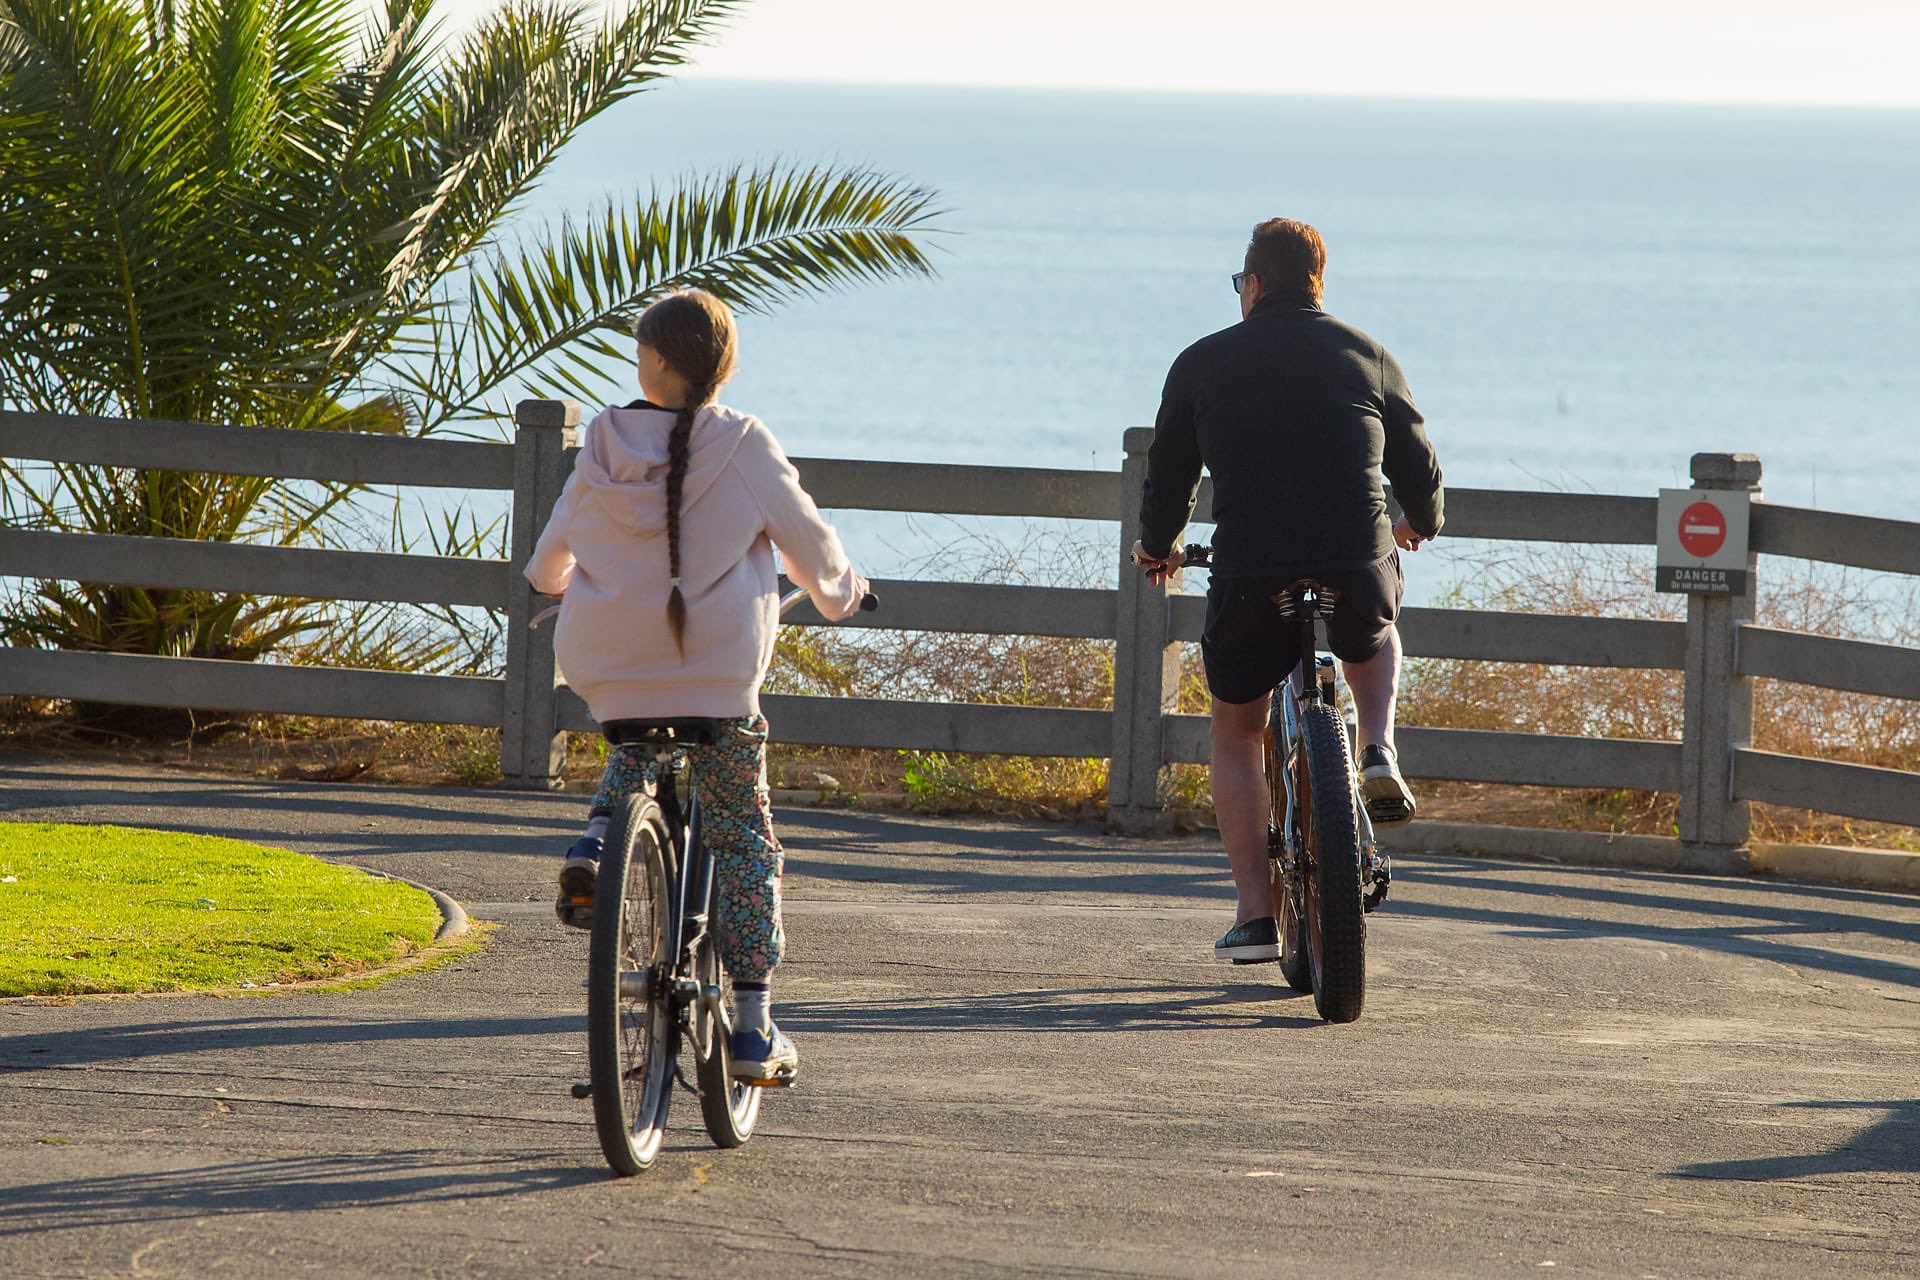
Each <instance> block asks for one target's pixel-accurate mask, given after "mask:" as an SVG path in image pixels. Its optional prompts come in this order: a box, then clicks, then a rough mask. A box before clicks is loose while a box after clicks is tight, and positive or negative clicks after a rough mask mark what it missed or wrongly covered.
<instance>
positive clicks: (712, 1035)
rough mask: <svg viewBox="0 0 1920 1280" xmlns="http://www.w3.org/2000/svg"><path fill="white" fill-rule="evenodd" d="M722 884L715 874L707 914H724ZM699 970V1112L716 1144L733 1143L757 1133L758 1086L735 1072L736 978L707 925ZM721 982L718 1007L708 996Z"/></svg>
mask: <svg viewBox="0 0 1920 1280" xmlns="http://www.w3.org/2000/svg"><path fill="white" fill-rule="evenodd" d="M719 912H720V886H719V881H718V879H717V878H716V880H715V882H714V892H713V899H712V901H711V902H709V903H708V905H707V919H708V921H709V922H715V921H718V920H719V919H720V914H719ZM694 968H695V976H696V977H697V978H698V979H699V981H700V990H701V993H702V997H703V998H702V999H701V1000H700V1002H699V1004H698V1006H697V1007H696V1008H695V1011H694V1018H695V1019H696V1020H697V1022H696V1026H697V1031H696V1033H695V1036H694V1047H695V1067H696V1071H695V1074H696V1075H697V1076H698V1078H699V1081H700V1118H701V1119H702V1120H704V1121H705V1122H706V1125H707V1136H708V1137H710V1138H712V1139H713V1145H714V1146H716V1147H725V1148H728V1149H731V1148H733V1147H737V1146H740V1145H742V1144H743V1143H745V1142H746V1140H747V1139H748V1138H751V1137H752V1136H753V1123H754V1121H755V1120H757V1119H758V1118H759V1116H760V1087H759V1086H758V1085H752V1084H748V1083H746V1082H745V1081H741V1080H735V1079H734V1078H733V1076H732V1074H731V1073H732V1068H733V1056H732V1054H731V1053H730V1052H729V1051H728V1048H727V1037H728V1035H729V1034H730V1033H731V1032H732V1030H733V1020H732V1019H731V1018H730V1017H728V1016H727V1010H728V1009H729V1008H730V1007H731V1006H732V1004H733V1001H732V985H733V984H732V982H731V980H730V979H729V978H728V977H727V970H726V966H725V965H723V964H722V963H721V962H720V945H719V942H718V940H717V939H716V938H715V937H714V935H713V932H712V928H711V927H709V929H708V932H707V936H706V937H705V938H702V939H701V940H700V945H699V948H698V949H697V951H696V953H695V960H694ZM715 987H717V988H719V990H720V999H719V1008H718V1010H714V1009H712V1008H710V1007H709V1005H708V1003H707V1000H706V999H705V998H704V997H705V993H706V992H707V991H708V990H709V989H711V988H715Z"/></svg>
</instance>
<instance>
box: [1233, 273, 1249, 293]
mask: <svg viewBox="0 0 1920 1280" xmlns="http://www.w3.org/2000/svg"><path fill="white" fill-rule="evenodd" d="M1252 274H1253V272H1251V271H1236V272H1234V273H1233V277H1232V278H1233V291H1234V292H1235V293H1244V292H1245V291H1246V288H1247V278H1248V277H1249V276H1251V275H1252Z"/></svg>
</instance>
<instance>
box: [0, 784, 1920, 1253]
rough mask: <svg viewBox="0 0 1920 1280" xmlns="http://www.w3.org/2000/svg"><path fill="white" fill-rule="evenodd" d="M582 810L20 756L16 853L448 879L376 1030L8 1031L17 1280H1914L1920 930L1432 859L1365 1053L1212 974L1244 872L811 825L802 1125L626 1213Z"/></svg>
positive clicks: (717, 1154) (362, 996) (187, 1016)
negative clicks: (85, 832)
mask: <svg viewBox="0 0 1920 1280" xmlns="http://www.w3.org/2000/svg"><path fill="white" fill-rule="evenodd" d="M580 808H581V801H580V799H579V798H578V797H571V796H566V797H549V796H523V795H513V794H507V793H500V792H465V791H430V790H396V789H387V788H373V787H354V786H323V785H315V784H294V783H250V782H243V781H235V780H233V779H231V778H220V777H204V776H196V775H193V774H188V773H181V772H159V771H139V770H113V769H101V768H83V767H77V766H73V765H68V764H60V763H53V762H38V763H36V762H32V761H19V760H13V761H0V817H4V818H9V819H32V820H51V821H85V822H115V823H122V824H126V825H130V826H148V827H163V828H172V829H185V830H196V831H211V832H219V833H224V834H232V835H239V836H244V837H248V838H252V839H257V840H260V841H262V842H268V843H273V844H277V845H281V846H285V847H289V848H294V849H301V850H306V851H310V852H314V853H318V854H322V855H324V856H327V857H330V858H337V859H341V860H344V861H348V862H352V863H355V864H358V865H362V866H366V867H371V868H375V869H379V870H385V871H391V872H394V873H397V874H400V875H404V876H406V877H408V878H411V879H415V880H419V881H422V882H424V883H427V884H431V885H434V886H436V887H438V888H441V889H444V890H446V891H448V892H449V893H451V894H452V895H453V896H454V897H456V898H458V899H459V900H460V901H461V902H463V903H464V904H465V905H466V906H467V907H468V909H469V910H470V911H471V912H472V914H473V915H474V916H475V917H476V918H478V919H483V920H492V921H497V922H498V925H497V928H496V929H494V930H493V932H492V933H491V936H490V939H489V942H488V944H487V946H486V947H485V949H484V950H482V951H480V952H479V953H477V954H475V955H472V956H469V957H467V958H465V959H463V960H462V961H460V962H458V963H456V964H453V965H450V966H448V967H445V968H442V969H439V970H436V971H433V972H429V973H424V974H418V975H413V976H409V977H404V978H401V979H399V980H397V981H394V982H391V983H389V984H387V985H386V986H384V987H381V988H379V989H376V990H372V991H365V992H358V993H353V994H344V995H338V994H336V995H313V994H307V995H291V996H286V995H283V996H274V997H230V998H215V997H197V996H196V997H171V998H153V999H141V1000H93V1001H80V1002H75V1003H70V1004H65V1005H49V1004H28V1003H17V1002H16V1003H8V1004H0V1275H5V1276H8V1277H23V1278H24V1277H67V1276H73V1277H118V1276H143V1277H146V1276H157V1277H175V1276H178V1277H196V1278H199V1277H214V1276H227V1275H236V1276H264V1275H275V1276H280V1275H292V1276H299V1275H314V1276H369V1277H387V1276H409V1277H439V1276H446V1277H453V1276H461V1277H494V1276H500V1277H506V1276H513V1277H520V1276H541V1277H564V1276H575V1275H584V1276H600V1275H604V1276H663V1277H664V1276H713V1275H739V1276H743V1277H745V1276H752V1277H759V1276H769V1275H771V1276H779V1277H781V1278H782V1280H785V1278H786V1277H793V1276H851V1277H895V1276H901V1275H918V1276H927V1277H944V1276H962V1277H986V1276H1011V1275H1063V1276H1195V1277H1207V1278H1208V1280H1217V1278H1219V1277H1225V1276H1236V1275H1247V1274H1261V1275H1313V1276H1378V1277H1402V1276H1474V1277H1482V1276H1498V1275H1520V1274H1529V1275H1540V1274H1552V1275H1560V1276H1573V1275H1583V1276H1609V1277H1612V1276H1625V1277H1641V1276H1658V1277H1681V1276H1782V1277H1787V1276H1791V1277H1795V1278H1796V1280H1798V1278H1801V1277H1806V1276H1810V1275H1819V1276H1836V1275H1845V1276H1912V1275H1913V1274H1915V1272H1916V1271H1917V1270H1920V1225H1916V1223H1917V1221H1920V1216H1917V1215H1916V1206H1920V898H1916V897H1914V896H1910V895H1898V894H1886V893H1877V892H1871V891H1866V890H1858V889H1840V888H1822V887H1813V886H1801V885H1793V884H1786V883H1780V882H1773V881H1765V880H1730V879H1714V878H1703V877H1687V876H1676V875H1669V874H1658V873H1647V872H1640V873H1627V872H1607V871H1600V870H1593V869H1587V868H1568V867H1557V866H1553V865H1547V864H1532V863H1520V862H1497V861H1489V860H1481V859H1470V858H1452V859H1449V858H1437V857H1424V858H1403V859H1401V860H1400V861H1399V863H1398V865H1397V867H1396V871H1397V875H1398V880H1397V883H1396V885H1395V890H1394V896H1393V898H1392V899H1390V900H1389V903H1388V906H1387V907H1386V908H1385V909H1383V910H1382V911H1381V912H1380V913H1379V914H1377V915H1375V916H1373V917H1372V918H1371V926H1370V927H1371V932H1370V947H1371V977H1370V988H1369V992H1368V1003H1367V1010H1366V1014H1365V1016H1364V1017H1363V1018H1362V1019H1361V1021H1359V1022H1358V1023H1355V1024H1352V1025H1350V1026H1343V1027H1329V1026H1325V1025H1323V1024H1321V1023H1320V1022H1319V1021H1318V1020H1317V1019H1316V1018H1315V1017H1314V1015H1313V1007H1312V1001H1311V999H1310V998H1307V997H1301V996H1295V995H1292V994H1291V993H1289V992H1287V991H1286V990H1285V989H1284V988H1283V987H1281V986H1279V985H1277V978H1278V975H1277V971H1276V970H1275V969H1274V968H1273V967H1270V966H1268V967H1260V968H1242V969H1236V968H1228V967H1223V966H1217V965H1215V964H1214V963H1213V962H1212V960H1211V957H1210V954H1209V950H1208V948H1209V944H1210V942H1211V940H1212V938H1213V937H1214V935H1215V934H1217V933H1218V932H1219V931H1220V930H1221V929H1222V928H1224V927H1225V925H1226V924H1227V923H1229V922H1230V921H1229V917H1228V914H1227V912H1228V906H1227V903H1228V897H1229V891H1228V888H1227V879H1226V876H1225V874H1224V862H1223V860H1222V859H1221V858H1220V857H1219V855H1218V854H1217V852H1216V850H1215V849H1214V847H1213V843H1212V841H1211V839H1210V838H1205V837H1192V838H1182V839H1169V840H1153V841H1134V840H1119V839H1114V838H1110V837H1107V836H1105V835H1102V834H1100V833H1099V832H1098V831H1094V830H1090V829H1083V828H1074V827H1069V826H1041V825H1012V824H1000V823H992V824H989V823H970V822H954V821H933V820H919V819H914V818H910V817H904V816H897V815H873V814H852V813H837V812H819V811H795V812H788V813H782V814H781V815H780V818H781V821H782V824H783V825H782V832H783V836H784V838H785V840H786V843H787V845H788V850H789V863H788V879H787V889H786V891H787V900H788V924H789V933H790V944H789V958H788V961H787V963H786V964H785V965H783V966H782V968H781V970H780V974H779V979H778V983H777V987H776V992H775V1001H776V1010H777V1016H778V1017H779V1019H780V1022H781V1025H782V1026H783V1027H785V1028H786V1029H787V1030H788V1031H789V1032H790V1033H791V1034H792V1035H793V1037H794V1039H795V1040H796V1042H797V1043H798V1044H799V1046H800V1050H801V1055H802V1082H801V1085H800V1086H799V1087H798V1088H796V1089H794V1090H792V1091H789V1092H787V1093H784V1094H780V1095H777V1096H774V1097H772V1098H770V1099H769V1101H768V1102H767V1104H766V1106H765V1108H764V1109H763V1112H762V1120H761V1126H760V1130H759V1132H758V1133H757V1134H756V1136H755V1137H754V1139H753V1141H752V1142H751V1143H749V1144H748V1145H747V1146H746V1147H744V1148H742V1149H741V1150H738V1151H732V1152H722V1151H717V1150H715V1149H713V1148H712V1147H711V1146H709V1145H708V1143H707V1141H706V1137H705V1133H704V1131H703V1130H702V1129H701V1128H700V1124H699V1115H698V1107H697V1105H696V1104H695V1103H694V1101H693V1099H691V1098H690V1097H685V1096H683V1097H682V1098H681V1099H679V1100H678V1103H677V1105H676V1109H675V1118H674V1127H673V1130H672V1132H671V1134H670V1137H669V1142H668V1148H667V1150H666V1152H665V1154H664V1155H663V1156H662V1157H661V1160H660V1162H659V1164H658V1165H657V1166H656V1167H655V1168H654V1169H653V1171H651V1172H650V1173H649V1174H647V1175H645V1176H643V1177H640V1178H635V1179H627V1180H615V1179H613V1178H611V1177H610V1176H609V1175H608V1173H607V1171H606V1169H605V1166H604V1165H603V1163H602V1162H601V1159H600V1155H599V1151H598V1148H597V1147H596V1145H595V1143H594V1139H593V1133H592V1127H591V1122H590V1118H589V1114H588V1104H586V1103H582V1102H576V1101H574V1100H572V1099H571V1098H570V1097H569V1096H568V1093H567V1087H568V1085H569V1084H570V1083H571V1082H572V1081H574V1080H575V1079H577V1078H579V1077H581V1076H583V1075H584V1072H585V1065H584V1063H585V1057H584V1049H585V1037H584V1015H583V1012H582V1010H583V992H582V991H581V989H580V981H581V978H582V976H583V972H584V957H585V942H584V938H583V937H582V936H581V935H578V934H574V933H570V932H568V931H566V930H563V929H562V928H560V927H559V926H558V925H557V924H556V923H555V922H554V921H553V919H552V916H551V914H550V912H549V909H548V907H547V905H546V898H547V895H548V893H549V889H548V885H549V876H550V874H551V872H552V869H553V867H554V865H555V854H556V853H557V852H558V851H559V850H560V849H561V848H562V847H563V846H564V845H565V843H566V842H567V840H568V839H569V838H570V834H571V833H572V831H573V829H574V827H575V825H576V822H577V820H578V819H579V818H580V816H581V815H580Z"/></svg>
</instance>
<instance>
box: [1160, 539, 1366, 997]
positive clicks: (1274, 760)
mask: <svg viewBox="0 0 1920 1280" xmlns="http://www.w3.org/2000/svg"><path fill="white" fill-rule="evenodd" d="M1212 561H1213V548H1211V547H1204V546H1197V545H1196V546H1189V547H1187V548H1186V549H1185V551H1184V552H1183V563H1184V564H1185V565H1186V566H1187V567H1189V568H1192V567H1200V568H1205V567H1207V566H1208V565H1210V564H1211V563H1212ZM1339 598H1340V597H1339V592H1338V591H1336V590H1333V589H1331V588H1329V587H1327V586H1325V585H1324V584H1322V583H1320V582H1316V581H1314V580H1313V579H1311V578H1302V579H1300V580H1299V581H1297V582H1294V583H1291V584H1289V585H1288V586H1287V588H1286V589H1285V590H1284V591H1282V592H1280V593H1279V594H1277V595H1276V596H1274V598H1273V603H1274V607H1275V608H1276V609H1277V610H1278V611H1279V614H1280V616H1281V617H1282V618H1284V619H1287V620H1289V621H1291V622H1295V623H1297V624H1298V626H1299V627H1300V655H1301V657H1300V665H1299V666H1297V667H1296V668H1294V670H1293V672H1292V673H1291V674H1290V675H1289V677H1288V678H1287V679H1286V680H1284V681H1282V682H1281V684H1280V686H1279V687H1278V688H1277V689H1275V690H1274V694H1273V701H1272V708H1271V710H1270V711H1269V713H1268V717H1267V735H1266V769H1267V794H1268V797H1269V808H1268V814H1267V857H1268V864H1267V865H1268V874H1269V876H1270V878H1271V886H1272V888H1271V892H1272V894H1273V915H1274V919H1275V920H1276V921H1278V922H1279V925H1280V972H1281V975H1282V976H1283V977H1285V978H1286V980H1287V985H1288V986H1290V987H1292V988H1293V989H1294V990H1295V991H1311V992H1313V1003H1314V1007H1315V1008H1316V1009H1318V1010H1319V1012H1320V1016H1321V1017H1322V1018H1325V1019H1326V1020H1327V1021H1328V1022H1352V1021H1353V1020H1354V1019H1356V1018H1358V1017H1359V1016H1360V1011H1361V1008H1362V1007H1363V1006H1364V1005H1365V1003H1366V996H1367V925H1366V916H1367V913H1368V912H1370V911H1372V910H1373V909H1374V908H1375V907H1377V906H1379V905H1380V903H1381V902H1382V901H1383V900H1384V899H1385V898H1386V896H1387V889H1388V886H1389V885H1390V884H1391V883H1392V881H1393V872H1392V865H1391V862H1390V861H1389V859H1388V858H1387V856H1386V855H1385V854H1383V853H1381V852H1380V848H1379V844H1378V842H1377V841H1376V840H1375V839H1374V834H1373V824H1372V822H1370V821H1369V820H1368V818H1367V811H1366V807H1365V806H1364V805H1362V804H1361V803H1360V800H1359V787H1358V780H1357V778H1356V777H1355V774H1354V768H1353V750H1352V744H1351V743H1350V742H1349V741H1348V740H1347V731H1346V724H1345V722H1344V718H1343V716H1342V712H1341V706H1340V694H1339V687H1338V682H1337V681H1336V679H1335V675H1334V665H1333V656H1332V655H1331V654H1322V653H1320V652H1319V651H1318V650H1319V645H1318V636H1317V634H1316V632H1315V629H1314V624H1315V623H1316V622H1318V621H1320V620H1322V619H1324V618H1326V617H1327V616H1328V615H1329V614H1331V613H1332V612H1333V607H1334V605H1335V604H1336V603H1337V602H1338V601H1339Z"/></svg>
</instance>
